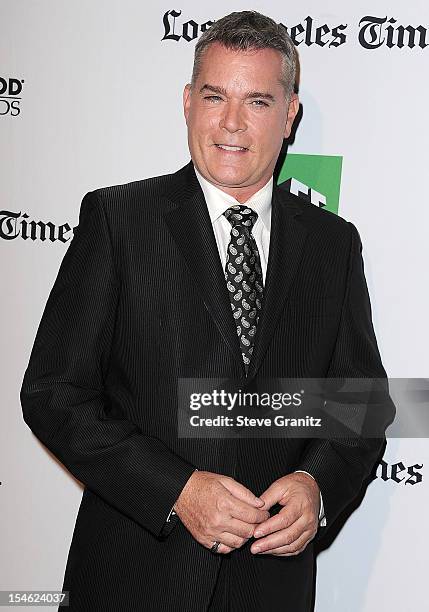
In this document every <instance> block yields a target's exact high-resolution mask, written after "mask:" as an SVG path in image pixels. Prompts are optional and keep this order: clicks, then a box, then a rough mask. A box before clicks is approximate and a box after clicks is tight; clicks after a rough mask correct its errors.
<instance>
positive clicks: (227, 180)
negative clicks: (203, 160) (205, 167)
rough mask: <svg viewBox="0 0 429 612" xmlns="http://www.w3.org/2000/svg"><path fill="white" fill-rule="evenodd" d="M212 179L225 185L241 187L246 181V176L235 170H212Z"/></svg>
mask: <svg viewBox="0 0 429 612" xmlns="http://www.w3.org/2000/svg"><path fill="white" fill-rule="evenodd" d="M210 176H211V177H212V180H214V181H215V182H216V183H218V184H219V185H222V186H223V187H241V185H243V183H246V179H245V177H244V176H242V175H240V174H238V173H234V172H215V171H214V172H210Z"/></svg>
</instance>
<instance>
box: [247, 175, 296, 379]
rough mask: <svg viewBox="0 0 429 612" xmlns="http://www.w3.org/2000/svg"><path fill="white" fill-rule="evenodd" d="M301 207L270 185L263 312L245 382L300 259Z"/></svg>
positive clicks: (270, 331)
mask: <svg viewBox="0 0 429 612" xmlns="http://www.w3.org/2000/svg"><path fill="white" fill-rule="evenodd" d="M301 213H302V210H301V207H300V206H299V205H298V204H297V203H296V201H295V199H294V196H291V195H290V194H289V193H288V192H287V191H285V190H284V189H281V188H280V187H278V186H277V185H276V184H275V183H274V186H273V198H272V209H271V233H270V248H269V254H268V266H267V274H266V278H265V291H264V301H263V306H262V312H261V315H260V319H259V323H258V327H257V330H256V336H255V344H254V349H253V355H252V359H251V361H250V364H249V371H248V374H247V376H248V379H251V378H253V377H254V376H255V374H256V373H257V371H258V369H259V367H260V365H261V362H262V359H263V357H264V355H265V352H266V350H267V347H268V345H269V343H270V341H271V338H272V336H273V334H274V331H275V329H276V326H277V324H278V320H279V317H280V314H281V311H282V309H283V306H284V303H285V300H286V297H287V294H288V292H289V289H290V287H291V284H292V281H293V279H294V277H295V274H296V273H297V270H298V267H299V262H300V260H301V257H302V253H303V248H304V244H305V239H306V237H307V230H306V228H305V227H304V225H303V224H302V223H301V222H300V220H299V218H298V217H299V216H300V215H301Z"/></svg>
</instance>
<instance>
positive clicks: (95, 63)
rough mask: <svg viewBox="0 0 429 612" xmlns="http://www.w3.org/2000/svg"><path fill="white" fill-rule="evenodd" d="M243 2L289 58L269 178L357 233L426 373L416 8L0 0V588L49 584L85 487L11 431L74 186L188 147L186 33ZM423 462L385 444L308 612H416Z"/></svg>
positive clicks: (402, 346) (384, 300)
mask: <svg viewBox="0 0 429 612" xmlns="http://www.w3.org/2000/svg"><path fill="white" fill-rule="evenodd" d="M244 9H255V10H259V11H260V12H262V13H265V14H267V15H270V16H271V17H273V18H274V19H276V21H278V22H281V23H283V24H284V25H285V26H287V27H288V29H289V32H290V34H291V36H293V38H294V41H295V43H296V45H297V48H298V51H299V54H300V60H301V85H300V99H301V102H302V108H303V113H302V119H301V122H300V124H299V126H298V129H297V133H296V138H295V142H294V144H293V146H291V147H290V149H289V155H288V158H287V162H286V165H285V166H284V168H283V170H282V173H281V175H280V178H281V180H286V179H288V178H292V180H291V181H290V188H291V189H294V190H296V191H301V192H303V193H308V197H309V199H310V200H311V201H310V202H309V206H310V205H326V206H327V207H328V208H329V209H331V210H335V211H337V212H338V214H340V215H341V216H343V217H345V218H346V219H348V220H350V221H352V222H353V223H355V225H356V226H357V227H358V229H359V232H360V235H361V238H362V242H363V246H364V251H363V256H364V262H365V272H366V277H367V282H368V286H369V291H370V295H371V300H372V308H373V319H374V325H375V329H376V334H377V338H378V342H379V347H380V351H381V353H382V357H383V361H384V365H385V368H386V370H387V372H388V374H389V376H390V377H401V378H405V377H424V376H426V375H427V374H428V372H429V357H428V348H427V347H428V339H429V333H428V328H427V313H428V306H429V288H428V281H427V279H428V272H427V269H428V256H429V246H428V243H429V241H428V228H429V212H428V210H429V206H428V201H427V200H428V197H427V189H426V187H425V184H426V177H427V175H428V165H429V156H428V152H427V150H428V142H429V121H428V119H427V116H428V111H427V109H428V97H429V79H428V73H429V5H428V3H427V2H425V1H423V0H411V1H410V2H407V3H404V2H402V1H400V0H389V1H387V0H378V2H362V1H358V2H353V3H348V4H347V3H344V2H342V1H340V0H326V2H324V3H320V2H317V1H316V0H307V1H306V2H294V3H292V2H290V3H284V2H276V1H275V0H270V1H269V0H267V1H266V2H256V1H255V2H253V3H252V5H250V6H249V4H248V3H246V2H232V3H231V2H227V1H226V0H218V1H217V2H216V3H212V4H210V3H200V2H197V1H196V0H193V1H189V0H181V1H179V2H176V3H168V2H167V3H165V2H164V3H161V4H159V5H158V6H156V5H154V4H153V3H152V4H148V3H147V2H143V0H120V1H119V0H93V1H92V2H86V1H84V0H74V1H73V2H72V1H70V0H55V1H53V0H37V1H36V0H35V1H32V2H28V0H1V2H0V17H1V20H0V23H1V26H2V27H1V30H2V33H1V37H0V57H1V65H0V66H1V67H0V134H1V144H0V155H1V181H0V198H1V200H0V209H1V210H0V254H1V258H0V265H1V280H0V282H1V286H2V292H1V301H0V309H1V316H0V326H1V328H0V334H1V335H0V337H1V356H0V359H1V369H0V372H1V389H2V402H1V410H0V481H1V485H0V590H6V589H16V590H24V589H28V590H30V589H31V590H35V589H39V590H41V589H47V590H57V589H58V590H59V589H60V588H61V585H62V579H63V572H64V568H65V563H66V558H67V553H68V548H69V545H70V540H71V536H72V532H73V527H74V521H75V518H76V513H77V509H78V506H79V502H80V498H81V492H82V490H81V487H80V485H79V483H77V482H76V481H75V480H74V479H73V478H72V477H71V476H70V474H69V473H68V472H67V471H66V470H65V469H64V468H63V467H62V466H61V464H59V463H58V461H57V460H56V459H55V458H54V457H53V456H52V455H51V454H50V453H49V452H48V451H46V449H45V448H44V447H43V446H42V445H41V444H40V443H39V442H38V440H37V439H36V438H35V437H34V436H33V434H32V433H31V431H30V430H29V429H28V427H27V426H26V425H25V423H24V421H23V419H22V413H21V406H20V402H19V389H20V385H21V382H22V377H23V374H24V371H25V368H26V366H27V362H28V358H29V355H30V351H31V347H32V344H33V341H34V336H35V333H36V329H37V326H38V323H39V321H40V317H41V315H42V311H43V308H44V306H45V303H46V300H47V297H48V294H49V291H50V289H51V287H52V284H53V282H54V279H55V277H56V274H57V271H58V268H59V265H60V262H61V260H62V258H63V256H64V253H65V252H66V249H67V247H68V244H69V243H70V240H71V237H72V235H73V228H74V227H75V226H76V225H77V222H78V212H79V207H80V202H81V200H82V197H83V195H84V194H85V193H86V192H87V191H89V190H92V189H96V188H98V187H102V186H106V185H112V184H116V183H125V182H128V181H133V180H138V179H141V178H146V177H149V176H154V175H158V174H163V173H167V172H172V171H175V170H176V169H178V168H179V167H180V166H182V165H184V164H185V163H186V162H187V161H188V159H189V156H188V150H187V146H186V131H185V123H184V120H183V113H182V106H181V104H182V102H181V100H182V90H183V86H184V84H185V83H186V82H188V81H189V78H190V74H191V67H192V58H193V51H194V46H195V42H196V40H197V39H198V36H199V35H200V34H201V32H202V31H204V29H205V28H208V27H210V25H211V23H212V22H213V21H214V20H216V19H218V18H219V17H221V16H223V15H224V14H226V13H229V12H230V11H232V10H244ZM428 461H429V448H428V444H427V441H426V439H424V438H420V439H402V440H401V439H389V440H388V445H387V449H386V452H385V455H384V459H383V461H382V463H381V464H380V466H379V468H378V471H377V477H376V478H375V479H374V480H373V481H372V482H371V484H370V486H369V488H368V491H367V494H366V496H365V498H364V500H363V503H362V504H361V505H360V506H359V507H358V508H357V509H356V510H355V511H354V512H353V513H352V514H351V516H350V518H349V519H348V521H347V522H346V523H345V524H344V526H343V527H342V529H341V530H340V531H339V533H338V536H337V538H336V539H335V541H334V542H333V543H332V545H331V546H330V547H329V548H328V549H327V550H324V551H322V552H321V553H320V554H319V556H318V572H317V598H316V610H317V611H318V612H379V611H380V610H388V611H389V612H403V610H413V612H419V611H423V610H427V609H428V604H427V602H426V599H427V597H428V595H427V577H426V574H427V567H428V563H427V562H428V560H429V559H428V556H429V554H428V544H429V540H428V536H429V529H428V521H427V511H428V507H429V491H428V488H427V484H426V482H427V481H426V466H427V463H428ZM47 609H48V608H47ZM51 609H52V608H51Z"/></svg>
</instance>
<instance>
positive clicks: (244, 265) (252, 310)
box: [223, 204, 264, 372]
mask: <svg viewBox="0 0 429 612" xmlns="http://www.w3.org/2000/svg"><path fill="white" fill-rule="evenodd" d="M223 214H224V216H225V217H226V218H227V219H228V221H229V222H230V223H231V225H232V228H231V237H230V242H229V245H228V250H227V256H226V264H225V279H226V286H227V288H228V293H229V298H230V301H231V308H232V314H233V317H234V319H235V323H236V326H237V334H238V338H239V341H240V350H241V354H242V356H243V361H244V365H245V369H246V372H247V369H248V366H249V363H250V359H251V356H252V353H253V345H254V339H255V334H256V327H257V325H258V320H259V314H260V311H261V308H262V300H263V293H264V286H263V280H262V270H261V262H260V258H259V251H258V247H257V245H256V242H255V239H254V237H253V235H252V228H253V226H254V224H255V222H256V219H257V218H258V213H256V212H255V211H254V210H252V209H250V208H248V207H247V206H244V205H241V204H237V205H236V206H231V207H230V208H228V210H226V211H225V212H224V213H223Z"/></svg>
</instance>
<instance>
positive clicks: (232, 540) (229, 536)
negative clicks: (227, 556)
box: [217, 531, 248, 550]
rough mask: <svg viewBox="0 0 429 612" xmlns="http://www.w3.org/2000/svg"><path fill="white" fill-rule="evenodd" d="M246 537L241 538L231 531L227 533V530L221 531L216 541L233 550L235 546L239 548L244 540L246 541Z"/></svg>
mask: <svg viewBox="0 0 429 612" xmlns="http://www.w3.org/2000/svg"><path fill="white" fill-rule="evenodd" d="M247 540H248V538H242V537H240V536H237V535H234V534H233V533H229V532H228V531H223V532H222V533H221V534H220V535H219V537H218V538H217V541H218V542H220V543H221V544H223V545H225V546H227V547H229V548H230V549H231V550H235V549H236V548H241V547H242V546H243V544H245V542H247Z"/></svg>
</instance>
